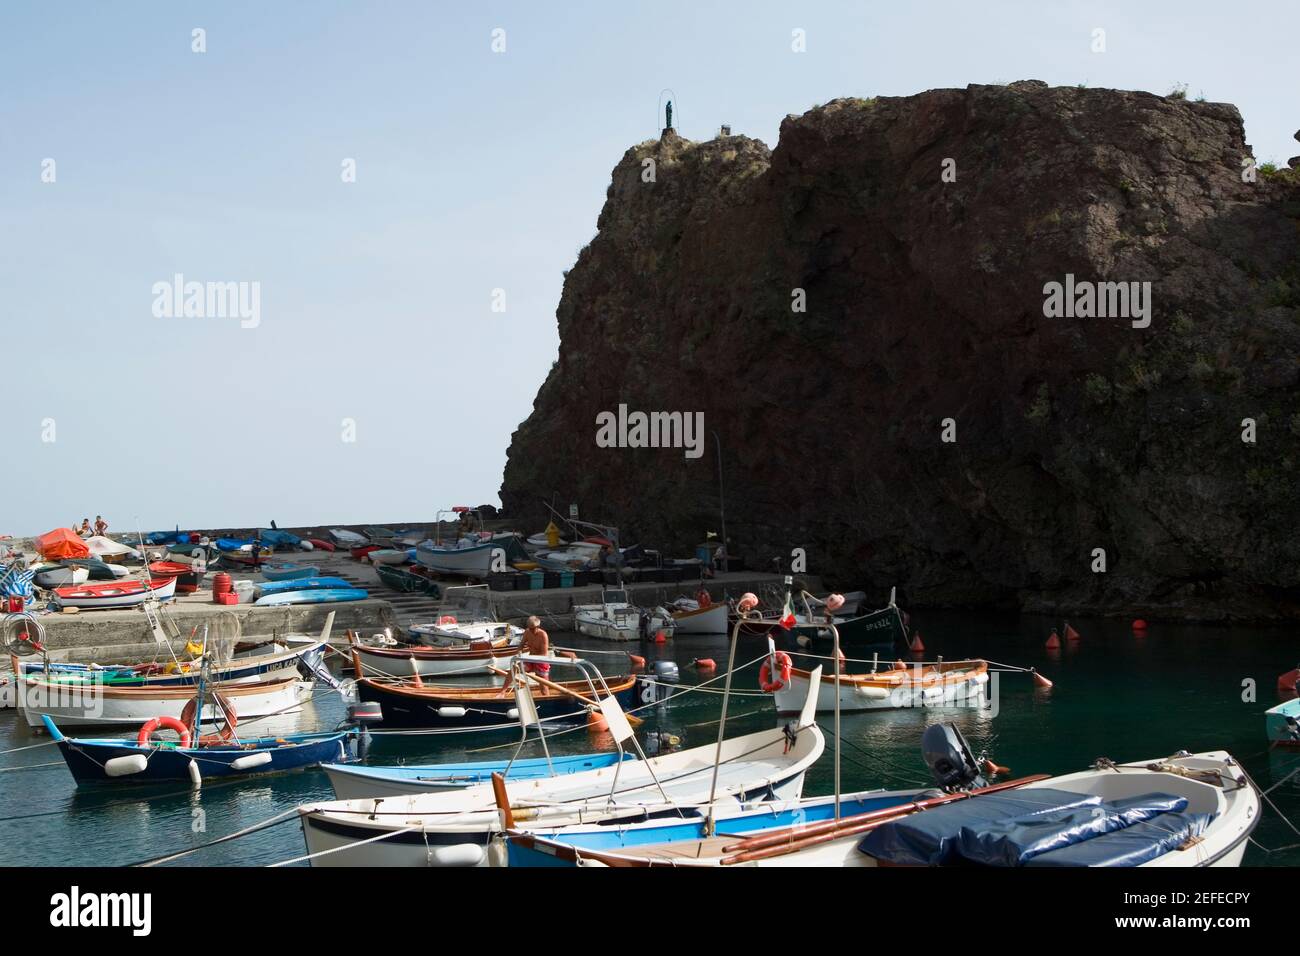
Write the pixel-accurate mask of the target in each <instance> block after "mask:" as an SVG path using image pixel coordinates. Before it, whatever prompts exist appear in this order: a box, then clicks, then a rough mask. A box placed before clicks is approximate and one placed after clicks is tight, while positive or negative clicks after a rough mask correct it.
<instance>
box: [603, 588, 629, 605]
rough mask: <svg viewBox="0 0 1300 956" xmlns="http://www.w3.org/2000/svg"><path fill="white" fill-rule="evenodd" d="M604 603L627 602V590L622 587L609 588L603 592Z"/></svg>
mask: <svg viewBox="0 0 1300 956" xmlns="http://www.w3.org/2000/svg"><path fill="white" fill-rule="evenodd" d="M605 603H606V604H627V603H628V599H627V591H625V590H623V589H622V588H610V589H609V590H607V591H606V592H605Z"/></svg>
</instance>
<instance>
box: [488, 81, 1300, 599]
mask: <svg viewBox="0 0 1300 956" xmlns="http://www.w3.org/2000/svg"><path fill="white" fill-rule="evenodd" d="M1249 155H1250V148H1249V147H1248V146H1247V145H1246V142H1245V139H1244V133H1243V129H1242V122H1241V117H1240V115H1239V114H1238V112H1237V110H1236V109H1235V108H1234V107H1232V106H1230V105H1226V104H1221V103H1195V102H1189V101H1185V100H1175V99H1168V98H1164V97H1160V96H1154V95H1151V94H1147V93H1131V92H1121V91H1114V90H1091V89H1074V88H1048V87H1047V86H1046V85H1045V84H1042V83H1038V82H1035V81H1027V82H1021V83H1013V84H1011V85H1010V86H972V87H969V88H967V89H965V90H933V91H930V92H927V93H922V94H919V95H917V96H910V97H903V98H880V99H877V100H869V101H868V100H836V101H834V102H832V103H829V104H827V105H826V106H824V107H820V108H818V109H814V110H812V111H810V112H808V113H806V114H804V115H803V116H790V117H788V118H787V119H786V120H785V122H784V123H783V124H782V127H781V136H780V143H779V145H778V146H777V148H776V149H775V150H772V151H769V150H768V149H767V147H766V146H764V145H763V144H762V143H760V142H758V141H756V140H752V139H748V138H745V137H742V136H730V137H723V138H720V139H715V140H711V141H709V142H704V143H693V142H689V141H687V140H684V139H681V138H680V137H677V136H676V135H675V134H672V133H670V134H667V135H666V136H665V137H664V138H663V139H662V140H660V141H650V142H646V143H642V144H640V145H638V146H636V147H634V148H632V149H630V150H628V152H627V153H626V154H625V155H624V157H623V159H622V160H621V161H620V162H619V164H618V165H617V166H616V167H615V169H614V173H613V181H612V183H611V184H610V187H609V192H608V198H607V200H606V203H605V207H604V209H603V211H602V212H601V214H600V220H599V233H598V235H597V236H596V238H595V239H594V240H593V241H592V243H591V244H590V245H589V246H588V247H587V248H585V249H584V250H582V252H581V253H580V254H579V256H578V261H577V263H576V264H575V266H574V268H573V270H572V271H571V272H570V273H569V275H568V277H567V280H566V282H565V286H564V293H563V296H562V298H561V301H560V305H559V309H558V310H557V317H558V320H559V331H560V341H561V345H560V355H559V360H558V362H557V363H556V364H555V366H554V367H553V368H552V370H551V373H550V375H549V376H548V378H547V380H546V382H545V383H544V384H543V385H542V387H541V390H540V392H539V393H538V396H537V400H536V403H535V406H534V410H533V413H532V415H531V416H530V417H529V418H528V420H527V421H525V422H524V423H523V424H522V425H521V426H520V428H519V430H518V431H517V432H516V433H515V435H514V438H513V441H512V444H511V447H510V452H509V460H508V463H507V465H506V470H505V477H504V484H503V488H502V491H501V498H502V501H503V503H504V504H505V507H506V510H507V512H508V513H510V514H511V515H512V516H513V517H516V518H520V519H532V520H536V521H538V522H540V523H544V520H545V516H544V509H543V507H542V502H543V501H552V500H554V501H555V503H556V504H557V506H559V507H561V508H563V506H564V505H566V504H567V503H568V502H570V501H574V502H579V503H580V504H581V505H582V508H583V514H584V517H600V518H601V519H603V520H606V521H609V522H611V523H614V524H617V525H619V527H620V528H622V529H625V531H624V538H625V541H629V542H630V541H632V540H640V541H642V542H643V543H645V544H647V545H653V544H660V545H663V546H665V547H670V548H672V547H675V548H678V549H682V548H689V547H691V546H693V545H694V544H695V543H696V542H697V541H699V540H702V539H703V537H704V534H705V532H706V531H715V532H720V531H721V527H720V521H719V516H718V510H719V508H718V505H719V500H718V497H719V496H718V462H717V458H716V455H715V444H714V442H715V439H714V433H715V432H716V435H717V441H718V443H719V444H720V446H721V451H722V466H723V481H724V483H725V492H726V495H725V505H726V521H727V533H728V535H729V536H730V538H731V539H732V542H733V544H732V549H731V550H732V553H733V554H736V553H739V554H744V555H746V556H748V557H749V558H750V559H751V561H758V562H766V561H768V560H770V559H771V558H772V557H773V556H776V555H781V556H784V557H785V558H786V559H787V561H788V558H789V554H790V550H791V549H792V548H796V547H799V548H804V549H806V552H807V555H808V565H809V570H810V571H814V572H818V573H821V574H823V575H825V576H826V578H827V580H828V581H830V582H832V583H834V584H836V585H838V586H841V587H846V588H847V587H864V588H868V589H874V591H875V593H877V594H880V593H882V592H883V590H884V589H885V588H887V587H888V586H889V585H895V584H896V585H898V586H899V588H900V593H901V594H902V595H903V597H904V598H905V599H906V600H907V601H909V602H911V603H912V604H913V605H915V606H921V605H927V604H930V605H994V604H996V605H1002V606H1011V607H1020V608H1023V609H1026V610H1047V609H1053V610H1062V611H1064V610H1069V611H1075V612H1079V611H1101V612H1107V613H1128V612H1130V611H1141V612H1142V613H1143V614H1144V615H1146V616H1148V617H1159V616H1166V617H1185V618H1200V619H1216V618H1228V617H1260V618H1263V617H1276V616H1297V615H1300V522H1297V517H1298V516H1300V392H1297V384H1300V309H1298V306H1300V233H1298V228H1297V227H1298V220H1297V216H1300V189H1298V188H1297V183H1296V179H1295V178H1293V177H1295V176H1296V174H1294V173H1291V172H1289V171H1283V172H1281V173H1272V174H1268V175H1265V174H1261V175H1260V176H1259V178H1258V181H1256V182H1243V179H1242V173H1243V166H1242V161H1243V159H1244V158H1246V157H1248V156H1249ZM650 159H652V160H654V164H653V172H654V178H653V181H646V178H647V174H646V170H647V169H648V168H649V166H648V164H647V163H646V162H645V161H646V160H650ZM945 160H951V161H952V163H945ZM945 169H948V170H950V171H955V181H945V179H944V175H943V174H944V171H945ZM948 178H949V179H951V178H952V177H951V175H950V176H949V177H948ZM1067 274H1068V275H1070V276H1073V280H1072V281H1073V282H1074V283H1075V287H1076V289H1077V288H1079V283H1087V282H1096V283H1103V282H1122V283H1145V282H1149V283H1150V284H1151V285H1150V303H1151V309H1150V313H1149V318H1150V324H1149V326H1148V327H1146V328H1135V327H1134V323H1135V322H1138V323H1139V324H1140V322H1141V319H1140V318H1134V317H1132V316H1127V317H1126V316H1118V317H1115V316H1112V317H1106V318H1101V317H1077V315H1078V310H1077V309H1076V311H1075V313H1074V315H1073V316H1061V315H1056V316H1051V317H1049V316H1048V315H1045V314H1044V302H1045V298H1046V296H1045V291H1046V290H1045V285H1046V284H1047V283H1051V282H1058V283H1062V284H1064V283H1066V282H1067V278H1066V277H1067ZM1138 288H1139V289H1140V287H1138ZM795 290H803V296H804V297H805V300H806V311H794V310H793V309H792V304H795V303H796V302H797V296H798V293H797V292H796V291H795ZM1114 301H1115V300H1112V304H1113V303H1114ZM1077 304H1078V303H1077V302H1076V305H1077ZM620 404H626V405H627V406H628V408H629V409H630V410H634V411H635V410H640V411H644V412H653V411H661V410H662V411H680V412H703V414H704V424H705V429H706V435H705V436H704V438H705V441H706V444H705V445H704V453H703V456H702V457H699V458H687V457H686V456H685V455H684V454H683V451H682V450H681V449H663V448H602V447H598V446H597V443H596V433H597V424H596V423H597V415H598V414H599V413H601V412H607V411H610V412H616V411H617V409H618V407H619V405H620ZM945 419H951V420H952V423H951V427H950V428H949V432H950V435H949V437H951V432H953V431H954V430H955V439H956V440H955V441H948V442H945V441H944V440H943V438H944V437H945V435H944V431H945V429H944V420H945ZM1245 419H1253V420H1254V426H1253V431H1254V438H1255V441H1254V443H1247V442H1243V440H1242V437H1243V432H1244V431H1248V430H1249V428H1248V426H1246V425H1244V424H1243V422H1244V420H1245ZM540 523H539V525H538V526H539V527H540V526H541V525H540ZM1095 549H1103V550H1104V560H1105V572H1104V573H1099V572H1097V571H1095V570H1094V566H1095V565H1096V563H1097V560H1098V558H1097V552H1096V550H1095Z"/></svg>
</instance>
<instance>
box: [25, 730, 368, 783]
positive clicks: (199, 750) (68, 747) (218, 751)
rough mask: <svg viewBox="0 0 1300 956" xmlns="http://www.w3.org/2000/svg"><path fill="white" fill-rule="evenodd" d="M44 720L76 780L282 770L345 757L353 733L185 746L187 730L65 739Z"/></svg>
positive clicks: (140, 780)
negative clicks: (174, 735) (160, 736)
mask: <svg viewBox="0 0 1300 956" xmlns="http://www.w3.org/2000/svg"><path fill="white" fill-rule="evenodd" d="M43 723H44V725H45V729H46V731H47V732H48V733H49V735H50V737H51V738H52V739H53V740H54V741H55V742H56V743H57V744H58V745H59V752H60V753H62V754H63V759H64V760H65V761H67V764H68V769H69V770H70V771H72V776H73V777H74V778H76V781H77V783H78V784H87V783H119V784H120V783H145V782H151V781H159V780H172V781H175V780H186V781H192V780H194V779H195V778H194V772H195V771H197V772H198V775H199V777H200V779H201V778H204V777H234V776H243V775H257V776H265V775H266V774H271V773H283V772H284V771H286V770H297V769H300V768H302V767H311V766H314V765H316V764H320V763H324V762H326V761H331V760H346V759H348V756H349V747H348V742H349V739H350V738H351V737H352V736H353V731H351V730H342V731H329V732H326V733H313V734H285V735H283V736H279V737H247V738H243V739H238V738H233V739H230V740H223V741H220V742H216V743H208V744H204V745H201V746H198V747H194V746H190V742H191V741H190V731H189V729H188V728H186V729H185V730H184V731H183V732H181V736H180V740H178V741H170V740H168V741H162V740H153V739H152V738H151V736H150V734H149V733H146V732H145V731H144V729H143V728H142V729H141V733H140V735H139V736H138V737H137V738H136V739H134V740H131V739H125V740H115V739H112V738H107V737H65V736H64V735H63V734H62V733H60V731H59V728H58V726H57V725H56V724H55V722H54V721H53V720H51V719H50V718H49V717H45V718H44V719H43ZM178 723H179V721H178ZM145 726H146V727H149V724H146V725H145ZM191 765H192V766H193V768H194V769H193V770H191Z"/></svg>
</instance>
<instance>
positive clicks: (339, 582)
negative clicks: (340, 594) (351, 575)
mask: <svg viewBox="0 0 1300 956" xmlns="http://www.w3.org/2000/svg"><path fill="white" fill-rule="evenodd" d="M352 586H353V585H352V583H351V582H350V581H348V580H346V579H345V578H294V579H292V580H290V581H258V582H257V584H256V585H254V587H255V589H256V591H257V595H258V597H265V596H266V595H268V594H283V593H284V592H285V591H319V590H323V589H326V588H350V587H352Z"/></svg>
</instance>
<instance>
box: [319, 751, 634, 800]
mask: <svg viewBox="0 0 1300 956" xmlns="http://www.w3.org/2000/svg"><path fill="white" fill-rule="evenodd" d="M617 761H618V753H617V752H613V753H603V754H576V755H571V756H567V757H561V756H554V757H552V758H551V759H550V761H549V762H548V761H547V760H546V758H545V757H536V758H527V759H523V760H516V761H514V763H513V764H512V763H510V761H508V760H487V761H478V762H473V763H459V764H456V763H445V764H429V765H426V766H422V767H421V766H402V767H362V766H358V765H355V764H342V765H341V764H331V763H327V764H323V765H322V767H321V769H322V770H324V771H325V773H326V775H327V776H328V777H329V778H330V785H331V786H333V787H334V795H335V796H336V797H338V799H340V800H362V799H365V798H366V797H399V796H403V795H405V794H408V793H442V792H445V791H449V790H464V789H466V788H467V787H474V786H478V785H479V784H484V783H491V782H492V774H494V773H505V772H506V767H507V765H509V768H510V772H509V774H508V775H507V776H506V779H507V780H509V781H515V780H540V779H544V778H546V777H550V776H552V772H554V775H556V776H561V775H565V774H572V773H582V772H584V771H587V770H598V769H600V768H601V767H612V766H613V765H614V764H615V763H616V762H617Z"/></svg>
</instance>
